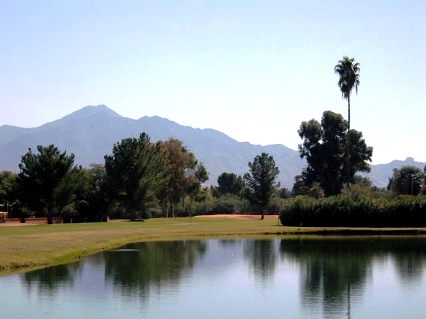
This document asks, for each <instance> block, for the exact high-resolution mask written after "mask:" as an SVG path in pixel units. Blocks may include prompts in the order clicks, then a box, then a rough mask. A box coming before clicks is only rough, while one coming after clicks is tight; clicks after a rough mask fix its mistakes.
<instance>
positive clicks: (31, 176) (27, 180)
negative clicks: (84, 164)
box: [17, 145, 82, 224]
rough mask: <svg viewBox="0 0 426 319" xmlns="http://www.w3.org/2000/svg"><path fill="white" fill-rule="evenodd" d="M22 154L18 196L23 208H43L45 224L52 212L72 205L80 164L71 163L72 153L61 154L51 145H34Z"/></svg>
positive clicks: (79, 175)
mask: <svg viewBox="0 0 426 319" xmlns="http://www.w3.org/2000/svg"><path fill="white" fill-rule="evenodd" d="M37 151H38V154H34V153H33V152H32V150H31V149H29V150H28V153H26V154H25V155H24V156H22V160H21V164H19V168H20V172H19V174H18V179H17V184H18V188H19V195H18V196H19V199H20V202H21V203H22V204H23V206H24V207H25V208H28V209H29V210H32V211H36V212H37V211H43V212H46V214H47V221H48V224H52V217H53V214H54V213H55V212H56V213H61V212H62V209H63V208H64V207H66V206H67V205H69V204H72V203H73V202H74V199H75V194H76V192H77V189H78V188H79V187H80V184H81V176H82V170H81V167H77V166H73V165H74V154H71V155H67V154H66V152H63V153H61V152H60V151H59V150H58V148H56V147H55V146H54V145H49V146H47V147H43V146H41V145H38V146H37Z"/></svg>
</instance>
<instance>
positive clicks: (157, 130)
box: [0, 105, 425, 188]
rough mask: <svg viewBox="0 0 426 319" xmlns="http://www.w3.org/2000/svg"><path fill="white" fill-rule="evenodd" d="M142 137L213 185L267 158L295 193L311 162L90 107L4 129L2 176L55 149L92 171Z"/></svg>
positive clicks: (381, 172)
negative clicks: (174, 151)
mask: <svg viewBox="0 0 426 319" xmlns="http://www.w3.org/2000/svg"><path fill="white" fill-rule="evenodd" d="M141 132H145V133H147V134H148V135H149V137H150V138H151V141H152V142H156V141H159V140H167V139H169V138H171V137H174V138H177V139H179V140H181V141H182V142H183V144H184V145H185V146H186V147H187V148H188V149H189V150H190V151H191V152H193V153H194V155H195V156H196V158H197V159H198V160H199V161H200V162H202V163H203V164H204V165H205V166H206V168H207V170H208V172H209V176H210V179H209V181H208V183H209V184H216V182H217V177H218V176H219V175H220V174H221V173H223V172H232V173H235V174H238V175H243V174H244V173H246V172H248V165H247V164H248V162H249V161H252V160H253V158H254V157H255V156H256V155H259V154H261V153H262V152H266V153H268V154H269V155H272V156H273V157H274V159H275V163H276V165H277V166H278V168H279V169H280V175H279V176H278V180H279V181H280V182H281V186H283V187H287V188H291V187H292V185H293V181H294V176H295V175H298V174H300V173H301V172H302V169H303V168H304V167H305V165H306V162H305V161H303V160H301V159H300V156H299V153H298V152H297V151H295V150H292V149H290V148H288V147H286V146H284V145H281V144H276V145H266V146H261V145H253V144H250V143H248V142H238V141H236V140H234V139H232V138H230V137H229V136H227V135H226V134H224V133H221V132H219V131H216V130H214V129H198V128H197V129H195V128H192V127H189V126H182V125H179V124H178V123H176V122H173V121H170V120H168V119H165V118H161V117H159V116H152V117H148V116H144V117H141V118H140V119H138V120H134V119H130V118H126V117H123V116H121V115H119V114H118V113H116V112H114V111H113V110H111V109H109V108H108V107H106V106H105V105H98V106H86V107H84V108H82V109H80V110H78V111H76V112H73V113H71V114H69V115H66V116H64V117H63V118H61V119H58V120H56V121H53V122H49V123H46V124H44V125H41V126H39V127H36V128H21V127H16V126H10V125H3V126H0V154H2V155H1V156H0V170H10V171H13V172H17V171H18V170H19V168H18V165H19V163H20V162H21V157H22V155H24V154H25V153H26V152H27V151H28V148H32V149H35V148H36V146H37V145H44V146H47V145H49V144H54V145H55V146H57V147H58V148H59V149H60V150H61V151H66V152H67V153H68V154H70V153H73V154H74V155H75V163H76V164H79V165H82V166H83V167H89V165H90V164H92V163H102V164H103V163H104V155H108V154H111V151H112V147H113V145H114V143H117V142H119V141H121V140H122V139H124V138H128V137H137V136H139V134H140V133H141ZM403 165H415V166H418V167H420V168H421V169H423V167H424V166H425V163H420V162H415V161H414V160H413V159H412V158H407V160H405V161H393V162H391V163H389V164H381V165H372V171H371V173H370V174H367V175H366V176H368V177H369V178H370V179H371V180H372V181H373V183H374V184H375V185H376V186H379V187H385V186H386V185H387V183H388V178H389V177H390V176H392V169H393V168H395V167H398V168H399V167H401V166H403Z"/></svg>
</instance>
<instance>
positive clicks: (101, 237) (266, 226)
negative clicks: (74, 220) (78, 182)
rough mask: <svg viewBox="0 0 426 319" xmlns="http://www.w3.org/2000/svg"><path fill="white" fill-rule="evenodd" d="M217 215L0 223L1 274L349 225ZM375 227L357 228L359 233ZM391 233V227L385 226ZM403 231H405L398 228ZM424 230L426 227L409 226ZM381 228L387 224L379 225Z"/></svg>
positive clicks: (325, 232) (418, 231) (335, 231)
mask: <svg viewBox="0 0 426 319" xmlns="http://www.w3.org/2000/svg"><path fill="white" fill-rule="evenodd" d="M265 217H266V218H265V220H259V216H241V215H219V216H199V217H195V218H192V222H191V224H190V220H189V218H187V217H185V218H168V219H165V218H156V219H149V220H146V221H144V222H129V221H112V222H108V223H83V224H57V225H34V226H13V227H10V226H6V225H1V226H0V275H5V274H8V273H11V272H13V271H22V270H28V269H32V268H38V267H44V266H48V265H54V264H60V263H66V262H70V261H74V260H78V259H80V258H82V257H84V256H87V255H90V254H93V253H96V252H98V251H101V250H103V249H111V248H116V247H119V246H122V245H124V244H127V243H131V242H141V241H149V240H178V239H205V238H214V237H233V236H240V237H248V236H265V235H285V234H296V235H300V234H309V233H311V234H312V233H315V234H328V233H332V234H335V233H344V234H345V232H346V231H349V233H351V232H350V229H344V228H341V229H336V228H333V229H326V228H308V227H303V228H298V227H285V226H279V225H278V216H265ZM363 231H365V232H367V233H371V232H377V230H371V229H364V230H363V229H357V230H356V232H357V233H360V232H363ZM387 231H390V232H392V231H393V230H389V229H388V230H387ZM395 231H397V232H398V234H400V233H401V232H404V231H407V230H401V229H398V230H395ZM409 231H410V233H411V234H413V233H424V231H425V230H424V229H423V230H422V229H410V230H409ZM380 232H383V229H381V230H380Z"/></svg>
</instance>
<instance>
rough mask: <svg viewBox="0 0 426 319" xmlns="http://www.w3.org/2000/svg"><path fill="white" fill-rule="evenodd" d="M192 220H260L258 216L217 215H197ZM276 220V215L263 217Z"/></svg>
mask: <svg viewBox="0 0 426 319" xmlns="http://www.w3.org/2000/svg"><path fill="white" fill-rule="evenodd" d="M194 218H230V219H242V220H253V219H260V215H239V214H217V215H199V216H196V217H194ZM277 219H278V215H265V220H277Z"/></svg>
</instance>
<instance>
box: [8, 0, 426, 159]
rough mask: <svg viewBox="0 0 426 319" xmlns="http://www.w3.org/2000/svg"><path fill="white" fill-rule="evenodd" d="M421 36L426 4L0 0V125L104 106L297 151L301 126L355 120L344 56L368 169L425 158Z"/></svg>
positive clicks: (425, 48)
mask: <svg viewBox="0 0 426 319" xmlns="http://www.w3.org/2000/svg"><path fill="white" fill-rule="evenodd" d="M425 30H426V1H402V0H401V1H380V0H376V1H371V0H369V1H355V2H347V1H294V0H293V1H284V0H281V1H248V0H241V1H240V0H238V1H229V0H226V1H222V0H216V1H178V0H176V1H161V0H160V1H143V0H137V1H126V0H122V1H117V0H112V1H109V0H98V1H96V0H91V1H87V0H84V1H78V0H73V1H61V0H56V1H54V0H52V1H37V0H30V1H24V0H20V1H19V0H18V1H11V0H0V41H1V42H0V47H1V49H0V105H1V114H0V125H3V124H10V125H16V126H22V127H34V126H39V125H41V124H44V123H46V122H50V121H53V120H56V119H59V118H61V117H63V116H65V115H67V114H69V113H71V112H74V111H76V110H78V109H80V108H82V107H84V106H87V105H98V104H105V105H106V106H108V107H109V108H111V109H113V110H114V111H116V112H117V113H119V114H120V115H123V116H126V117H129V118H133V119H138V118H140V117H142V116H145V115H148V116H153V115H158V116H161V117H165V118H168V119H169V120H172V121H175V122H177V123H179V124H182V125H188V126H192V127H194V128H213V129H216V130H219V131H221V132H223V133H225V134H227V135H229V136H230V137H232V138H234V139H236V140H238V141H248V142H250V143H252V144H262V145H266V144H284V145H286V146H288V147H290V148H292V149H297V145H298V144H300V143H301V140H300V138H299V136H298V134H297V130H298V128H299V126H300V123H301V122H302V121H307V120H310V119H312V118H315V119H318V120H320V119H321V116H322V113H323V111H325V110H332V111H334V112H338V113H341V114H342V115H343V116H344V117H345V118H347V102H346V101H345V100H343V99H342V96H341V93H340V91H339V89H338V87H337V81H338V76H337V75H336V74H335V73H334V70H333V68H334V66H335V65H336V63H337V61H338V60H339V59H341V58H342V57H343V55H348V56H350V57H355V60H356V61H357V62H359V63H360V66H361V73H360V81H361V85H360V87H359V92H358V95H355V93H354V94H353V96H352V98H351V111H352V112H351V127H352V128H354V129H356V130H358V131H361V132H362V133H363V135H364V138H365V140H366V143H367V145H369V146H373V148H374V152H373V163H374V164H379V163H387V162H389V161H391V160H393V159H401V160H403V159H405V158H406V157H408V156H411V157H414V159H415V160H417V161H426V151H425V150H424V145H425V134H424V132H425V115H426V111H425V106H426V105H425V102H424V100H425V98H424V97H423V98H422V96H421V93H422V92H423V94H425V93H426V77H425V74H426V31H425ZM421 101H423V102H421Z"/></svg>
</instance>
